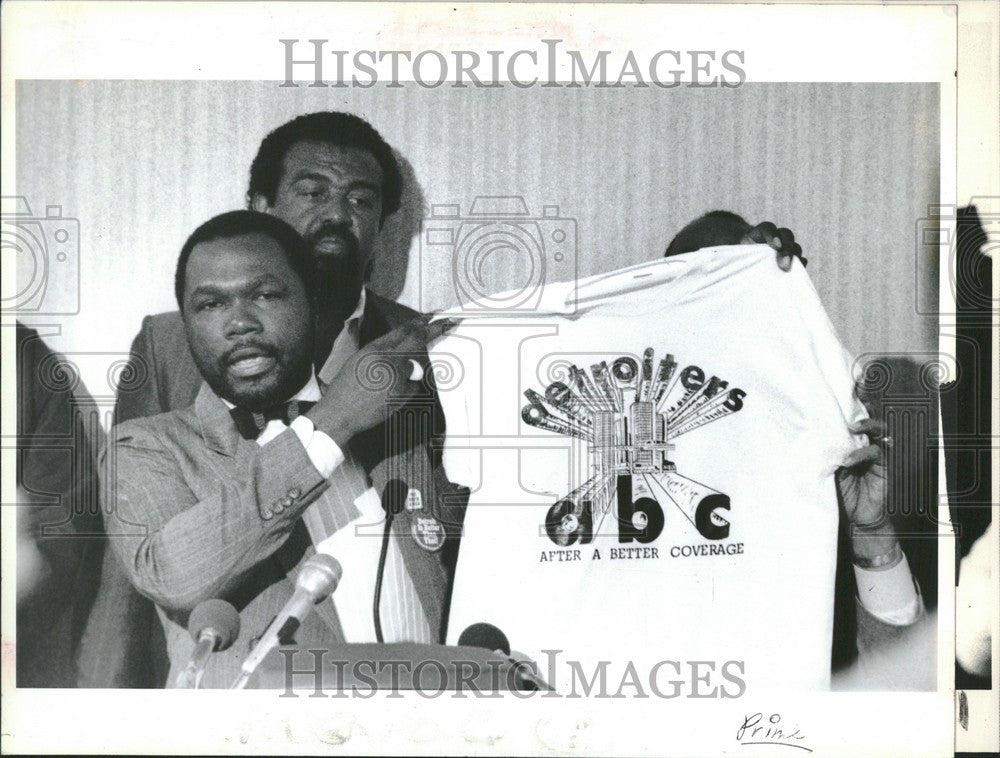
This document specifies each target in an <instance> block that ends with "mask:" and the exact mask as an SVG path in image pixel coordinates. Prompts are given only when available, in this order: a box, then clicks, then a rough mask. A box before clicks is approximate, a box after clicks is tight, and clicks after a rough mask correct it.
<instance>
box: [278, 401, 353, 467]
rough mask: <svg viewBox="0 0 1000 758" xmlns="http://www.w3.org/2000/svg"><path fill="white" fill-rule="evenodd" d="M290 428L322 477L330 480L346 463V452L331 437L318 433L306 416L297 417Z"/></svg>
mask: <svg viewBox="0 0 1000 758" xmlns="http://www.w3.org/2000/svg"><path fill="white" fill-rule="evenodd" d="M289 426H290V428H291V429H292V431H293V432H295V435H296V436H297V437H298V438H299V441H300V442H301V443H302V447H304V448H305V449H306V455H308V456H309V460H310V461H312V465H313V466H315V467H316V470H317V471H318V472H319V474H320V476H322V477H323V478H324V479H329V478H330V476H331V475H332V474H333V472H334V471H336V470H337V467H338V466H339V465H340V464H341V463H343V462H344V452H343V451H342V450H341V449H340V446H339V445H338V444H337V443H336V442H334V441H333V439H332V438H331V437H330V435H328V434H326V433H324V432H321V431H318V430H317V429H316V427H315V426H313V422H312V421H310V420H309V418H308V417H306V416H297V417H296V418H295V420H294V421H292V423H291V424H289Z"/></svg>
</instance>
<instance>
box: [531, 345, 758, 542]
mask: <svg viewBox="0 0 1000 758" xmlns="http://www.w3.org/2000/svg"><path fill="white" fill-rule="evenodd" d="M678 368H679V364H678V363H677V361H676V360H674V356H672V355H670V354H667V355H666V356H664V357H663V358H661V359H660V362H659V364H658V365H657V366H655V368H654V352H653V348H647V349H646V351H645V352H644V354H643V357H642V362H641V365H640V362H639V361H637V360H636V359H635V358H633V357H631V356H622V357H620V358H618V359H616V360H614V361H613V362H612V363H611V365H610V366H609V365H608V363H607V361H601V362H600V363H595V364H594V365H592V366H591V367H590V373H589V374H588V373H587V371H585V370H583V369H580V368H578V367H576V366H575V365H571V366H570V367H569V369H568V377H567V381H566V382H560V381H557V382H552V384H550V385H549V386H548V387H546V388H545V391H544V393H538V392H536V391H534V390H532V389H527V390H525V391H524V395H525V397H527V398H528V404H527V405H526V406H524V408H522V409H521V418H522V419H523V420H524V422H525V423H527V424H530V425H531V426H535V427H538V428H539V429H546V430H548V431H550V432H555V433H556V434H564V435H569V436H572V437H577V438H579V439H582V440H584V441H586V442H587V443H588V444H589V455H590V467H591V472H592V475H591V476H590V478H589V479H588V480H587V481H586V482H585V483H584V484H582V485H581V486H579V487H577V488H576V489H574V490H573V491H572V492H570V493H569V494H568V495H566V496H565V497H563V498H562V499H560V500H559V501H558V502H556V503H555V504H554V505H553V506H552V507H551V508H550V509H549V511H548V514H547V516H546V519H545V531H546V534H548V536H549V538H550V539H551V540H552V541H553V542H554V543H556V544H557V545H559V546H560V547H565V546H568V545H573V544H575V543H577V542H580V543H581V544H587V543H589V542H591V541H592V540H593V538H594V534H595V533H597V532H598V531H599V529H600V526H601V523H602V522H603V520H604V517H605V516H606V515H607V513H608V511H609V509H610V507H611V503H612V501H614V502H615V503H616V505H617V515H618V540H619V542H633V541H635V542H641V543H649V542H652V541H653V540H655V539H656V538H657V537H659V536H660V533H661V532H662V531H663V525H664V514H663V506H664V505H665V504H667V503H671V504H673V505H674V506H676V507H677V508H678V509H679V510H680V511H681V513H683V514H684V516H685V517H686V518H687V519H688V520H689V521H690V522H691V523H692V524H693V525H694V526H695V528H696V529H697V530H698V531H699V532H700V533H701V535H702V536H703V537H705V538H706V539H711V540H720V539H725V538H726V537H728V536H729V519H728V512H729V511H730V502H729V496H728V495H724V494H723V493H721V492H718V491H716V490H714V489H712V488H711V487H708V486H707V485H704V484H702V483H700V482H696V481H695V480H693V479H689V478H687V477H685V476H681V475H680V474H679V473H677V467H676V466H675V465H674V464H673V462H672V461H671V460H670V459H669V457H668V452H669V451H670V450H672V449H673V447H674V445H673V444H672V441H673V440H676V439H677V438H678V437H680V436H682V435H684V434H687V433H688V432H690V431H693V430H694V429H698V428H699V427H702V426H704V425H705V424H709V423H712V422H713V421H718V420H719V419H722V418H725V417H726V416H729V415H730V414H733V413H736V412H738V411H739V410H740V409H742V408H743V400H744V398H745V397H746V392H744V391H743V390H741V389H739V388H738V387H732V388H730V387H729V383H728V382H726V381H723V380H722V379H720V378H719V377H717V376H711V377H706V375H705V372H704V371H703V370H702V369H701V368H700V367H698V366H686V367H684V368H681V369H679V370H678ZM723 511H725V512H726V513H725V514H724V513H723Z"/></svg>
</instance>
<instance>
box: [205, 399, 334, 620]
mask: <svg viewBox="0 0 1000 758" xmlns="http://www.w3.org/2000/svg"><path fill="white" fill-rule="evenodd" d="M194 407H195V414H196V415H197V417H198V422H199V424H200V425H201V436H202V439H204V440H205V445H206V446H207V447H208V448H209V449H210V450H214V451H215V452H217V453H221V454H222V455H225V456H226V457H228V458H234V459H235V463H234V466H235V468H236V470H237V471H249V470H250V465H251V462H252V461H253V458H254V456H255V455H256V454H257V452H258V451H259V450H260V446H259V445H258V444H257V443H256V441H254V440H248V439H244V438H243V437H242V436H240V433H239V431H238V430H237V429H236V423H235V422H234V421H233V417H232V416H231V415H230V414H229V407H228V406H227V405H226V404H225V403H224V402H223V401H222V399H221V398H220V397H219V396H218V395H216V394H215V392H213V391H212V388H211V387H209V386H208V384H205V383H202V385H201V389H200V390H199V391H198V396H197V397H196V398H195V403H194ZM321 497H322V495H321ZM315 553H316V549H315V548H314V547H313V544H312V541H311V540H310V539H309V533H308V530H307V529H306V526H305V524H304V523H303V522H302V519H299V520H298V521H297V522H296V523H295V527H294V528H293V529H292V534H291V535H290V536H289V538H288V540H287V541H286V542H285V543H284V544H283V545H282V546H281V547H280V548H278V550H277V551H276V552H275V553H274V554H273V555H272V556H271V557H270V558H269V559H268V560H273V561H275V563H276V564H277V565H278V566H279V567H280V569H281V571H283V572H284V573H285V575H286V576H287V577H288V579H289V581H291V582H292V584H293V585H294V584H295V580H296V579H297V578H298V575H299V571H300V570H301V567H302V563H303V562H304V561H306V560H308V559H309V557H310V556H312V555H315ZM316 612H317V614H319V616H320V617H321V618H322V619H323V620H324V621H325V622H326V623H327V625H328V626H329V627H330V628H331V629H332V630H333V631H334V632H335V633H336V635H337V639H343V638H344V635H343V631H342V630H341V626H340V621H339V620H338V618H337V612H336V609H335V608H334V607H333V603H329V602H323V603H320V604H319V605H317V606H316Z"/></svg>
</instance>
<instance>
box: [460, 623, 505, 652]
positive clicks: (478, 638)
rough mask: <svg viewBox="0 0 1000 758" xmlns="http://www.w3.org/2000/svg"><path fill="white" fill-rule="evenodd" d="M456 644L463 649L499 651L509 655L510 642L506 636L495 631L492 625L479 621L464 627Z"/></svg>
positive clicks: (497, 630)
mask: <svg viewBox="0 0 1000 758" xmlns="http://www.w3.org/2000/svg"><path fill="white" fill-rule="evenodd" d="M458 644H459V645H462V646H464V647H482V648H486V649H487V650H491V651H492V650H499V651H501V652H502V653H503V654H504V655H507V656H509V655H510V642H508V641H507V635H506V634H504V633H503V632H501V631H500V630H499V629H497V628H496V627H495V626H493V624H487V623H486V622H485V621H480V622H479V623H478V624H472V625H471V626H468V627H466V629H465V631H464V632H462V633H461V634H460V635H459V637H458Z"/></svg>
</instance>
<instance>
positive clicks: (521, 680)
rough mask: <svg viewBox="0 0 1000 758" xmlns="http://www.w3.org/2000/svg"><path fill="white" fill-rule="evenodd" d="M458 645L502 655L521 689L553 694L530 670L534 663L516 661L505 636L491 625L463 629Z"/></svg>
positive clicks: (482, 623) (552, 688)
mask: <svg viewBox="0 0 1000 758" xmlns="http://www.w3.org/2000/svg"><path fill="white" fill-rule="evenodd" d="M458 644H459V645H461V646H463V647H479V648H485V649H486V650H491V651H493V652H494V653H498V654H499V655H502V656H503V657H504V658H506V659H507V660H508V662H510V663H511V664H512V665H513V667H514V668H513V671H514V680H515V681H516V683H517V684H519V685H523V689H525V690H530V691H532V692H534V691H536V690H545V691H547V692H555V688H554V687H552V686H551V685H549V684H548V683H547V682H546V681H545V680H544V679H542V678H541V677H540V676H538V674H536V673H535V672H534V671H533V670H532V666H534V663H532V662H529V661H523V660H518V659H517V658H514V657H512V656H511V654H510V642H509V641H508V640H507V635H506V634H504V633H503V632H502V631H500V630H499V629H498V628H497V627H495V626H493V624H487V623H486V622H485V621H480V622H478V623H476V624H472V625H470V626H467V627H466V628H465V631H464V632H462V633H461V634H460V635H459V636H458Z"/></svg>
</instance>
